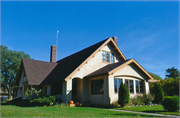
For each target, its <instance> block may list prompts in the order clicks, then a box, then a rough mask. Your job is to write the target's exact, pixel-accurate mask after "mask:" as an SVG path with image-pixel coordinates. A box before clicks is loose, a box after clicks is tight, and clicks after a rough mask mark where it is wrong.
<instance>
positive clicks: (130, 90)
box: [125, 80, 134, 93]
mask: <svg viewBox="0 0 180 118" xmlns="http://www.w3.org/2000/svg"><path fill="white" fill-rule="evenodd" d="M125 84H126V86H127V87H128V89H129V92H130V93H134V87H133V86H134V84H133V80H125Z"/></svg>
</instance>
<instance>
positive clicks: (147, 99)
mask: <svg viewBox="0 0 180 118" xmlns="http://www.w3.org/2000/svg"><path fill="white" fill-rule="evenodd" d="M152 100H154V96H152V95H151V94H143V96H142V102H143V103H144V104H145V105H148V104H150V102H151V101H152Z"/></svg>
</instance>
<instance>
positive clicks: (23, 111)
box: [0, 105, 157, 117]
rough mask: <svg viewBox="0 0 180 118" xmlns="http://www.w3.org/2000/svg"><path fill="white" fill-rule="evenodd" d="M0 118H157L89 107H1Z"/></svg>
mask: <svg viewBox="0 0 180 118" xmlns="http://www.w3.org/2000/svg"><path fill="white" fill-rule="evenodd" d="M0 117H157V116H153V115H144V114H137V113H127V112H120V111H110V110H107V109H99V108H89V107H64V108H63V107H55V106H53V107H19V106H15V105H1V116H0Z"/></svg>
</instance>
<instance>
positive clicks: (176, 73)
mask: <svg viewBox="0 0 180 118" xmlns="http://www.w3.org/2000/svg"><path fill="white" fill-rule="evenodd" d="M166 77H167V78H171V77H172V78H178V77H179V70H178V69H176V68H175V67H172V68H168V69H167V70H166Z"/></svg>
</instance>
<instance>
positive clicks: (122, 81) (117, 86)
mask: <svg viewBox="0 0 180 118" xmlns="http://www.w3.org/2000/svg"><path fill="white" fill-rule="evenodd" d="M114 80H116V89H117V92H115V88H114V93H115V94H118V93H119V88H118V80H121V83H122V82H123V79H122V78H114ZM114 85H115V83H114ZM120 86H121V84H120Z"/></svg>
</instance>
